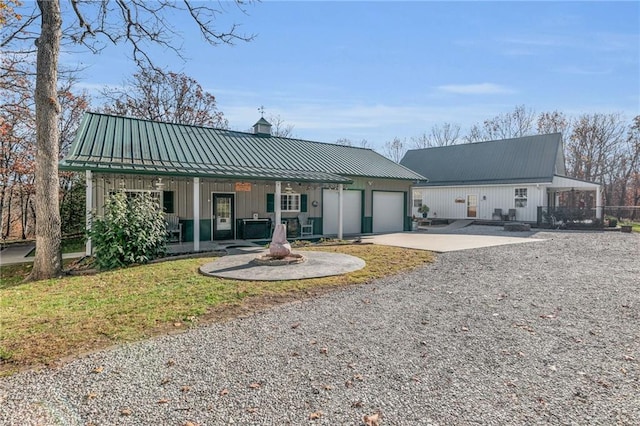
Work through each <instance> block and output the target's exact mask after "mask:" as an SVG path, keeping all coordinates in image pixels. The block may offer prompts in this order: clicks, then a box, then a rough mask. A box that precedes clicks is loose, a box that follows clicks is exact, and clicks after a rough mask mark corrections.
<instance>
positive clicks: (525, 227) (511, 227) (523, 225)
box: [504, 222, 531, 232]
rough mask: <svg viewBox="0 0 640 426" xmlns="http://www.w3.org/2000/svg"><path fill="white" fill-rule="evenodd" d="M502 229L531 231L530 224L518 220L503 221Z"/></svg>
mask: <svg viewBox="0 0 640 426" xmlns="http://www.w3.org/2000/svg"><path fill="white" fill-rule="evenodd" d="M504 230H505V231H512V232H523V231H531V225H529V224H528V223H520V222H514V223H505V224H504Z"/></svg>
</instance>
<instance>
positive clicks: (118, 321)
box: [0, 245, 433, 374]
mask: <svg viewBox="0 0 640 426" xmlns="http://www.w3.org/2000/svg"><path fill="white" fill-rule="evenodd" d="M310 249H312V250H322V251H330V252H339V253H346V254H351V255H354V256H357V257H360V258H362V259H364V260H365V261H366V262H367V266H366V267H365V268H363V269H361V270H359V271H355V272H352V273H349V274H346V275H342V276H337V277H325V278H315V279H307V280H297V281H277V282H265V281H261V282H260V281H234V280H225V279H218V278H211V277H205V276H202V275H200V274H199V273H198V267H199V266H200V265H202V264H204V263H207V262H211V261H214V260H215V259H216V258H215V257H213V258H197V259H185V260H174V261H167V262H162V263H156V264H152V265H145V266H138V267H132V268H126V269H120V270H116V271H111V272H103V273H100V274H96V275H87V276H74V277H65V278H61V279H53V280H44V281H39V282H35V283H25V284H22V283H19V282H20V281H21V280H22V279H23V277H24V276H26V275H27V274H28V273H29V269H30V265H24V264H23V265H9V266H6V267H2V268H1V269H0V277H1V278H0V330H1V331H2V334H1V335H0V374H10V373H11V372H13V371H16V370H18V369H21V368H25V367H33V366H37V365H40V364H55V363H56V362H57V361H58V360H59V359H61V358H65V357H69V356H74V355H79V354H82V353H86V352H89V351H92V350H96V349H100V348H104V347H107V346H110V345H113V344H117V343H122V342H130V341H134V340H140V339H144V338H147V337H150V336H154V335H158V334H163V333H167V332H170V331H176V330H181V329H184V328H187V327H189V326H192V325H194V324H196V323H206V322H209V321H215V320H220V319H225V318H230V317H233V316H235V315H237V314H238V313H246V312H247V311H250V310H252V309H261V308H264V307H266V306H271V305H274V304H276V303H280V302H282V301H288V300H294V299H299V298H304V297H311V296H313V295H315V294H321V293H322V292H325V291H328V290H330V289H332V288H337V287H342V286H346V285H352V284H359V283H366V282H369V281H370V280H372V279H375V278H379V277H383V276H386V275H391V274H396V273H399V272H402V271H405V270H408V269H411V268H415V267H418V266H420V265H423V264H425V263H427V262H431V261H432V260H433V255H432V254H431V253H429V252H425V251H418V250H409V249H403V248H398V247H387V246H378V245H341V246H327V247H322V246H317V247H310ZM296 250H305V248H298V249H296ZM12 277H16V278H12Z"/></svg>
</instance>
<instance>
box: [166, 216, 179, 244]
mask: <svg viewBox="0 0 640 426" xmlns="http://www.w3.org/2000/svg"><path fill="white" fill-rule="evenodd" d="M167 234H169V239H170V240H171V239H172V238H175V237H178V242H179V243H181V242H182V224H181V223H180V218H179V217H178V216H176V215H174V214H168V215H167Z"/></svg>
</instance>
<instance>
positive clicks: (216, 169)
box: [60, 159, 353, 183]
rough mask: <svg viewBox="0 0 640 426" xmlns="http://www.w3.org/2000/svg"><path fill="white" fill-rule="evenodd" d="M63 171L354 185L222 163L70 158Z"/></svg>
mask: <svg viewBox="0 0 640 426" xmlns="http://www.w3.org/2000/svg"><path fill="white" fill-rule="evenodd" d="M60 169H61V170H74V171H82V170H93V171H95V172H105V173H126V174H154V175H166V176H189V177H191V176H198V177H209V178H218V179H234V178H235V179H259V180H283V181H297V182H324V183H352V182H353V181H352V180H351V179H349V178H347V177H344V176H340V175H337V174H333V173H326V172H318V171H311V170H278V169H266V168H258V167H237V166H222V165H219V164H215V165H214V164H193V163H189V164H184V163H169V164H162V163H160V164H158V163H153V164H122V163H113V162H109V163H106V162H96V161H91V160H89V159H85V160H81V159H73V160H71V159H66V160H62V161H61V162H60Z"/></svg>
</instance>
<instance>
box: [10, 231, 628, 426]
mask: <svg viewBox="0 0 640 426" xmlns="http://www.w3.org/2000/svg"><path fill="white" fill-rule="evenodd" d="M531 238H544V239H546V241H543V242H539V243H536V244H516V245H509V246H498V247H487V248H482V249H476V250H467V251H459V252H450V253H446V254H442V255H438V258H437V261H436V262H435V263H434V264H431V265H428V266H425V267H423V268H421V269H418V270H415V271H412V272H408V273H405V274H402V275H399V276H394V277H389V278H386V279H382V280H377V281H375V282H372V283H371V284H368V285H362V286H357V287H351V288H348V289H345V290H341V291H338V292H335V293H332V294H327V295H324V296H322V297H318V298H316V299H312V300H307V301H304V302H296V303H291V304H287V305H283V306H279V307H276V308H273V309H269V310H268V311H265V312H260V313H257V314H255V315H251V316H249V317H245V318H239V319H237V320H233V321H229V322H227V323H223V324H214V325H210V326H206V327H198V328H196V329H193V330H191V331H189V332H186V333H183V334H179V335H173V336H166V337H162V338H157V339H153V340H149V341H145V342H141V343H136V344H130V345H125V346H121V347H117V348H114V349H113V350H109V351H103V352H99V353H96V354H92V355H90V356H86V357H83V358H81V359H77V360H75V361H73V362H71V363H69V364H67V365H66V366H64V367H62V368H60V369H57V370H45V371H42V372H25V373H20V374H17V375H15V376H13V377H10V378H4V379H0V424H3V425H5V424H6V425H36V424H38V425H40V424H42V425H49V424H61V425H90V424H91V425H176V426H178V425H186V424H189V423H188V422H191V423H192V424H195V425H201V426H203V425H226V424H236V425H287V424H291V425H307V424H309V425H362V424H363V422H362V418H363V415H369V414H372V413H374V412H376V411H380V412H381V413H382V419H381V422H380V425H381V426H383V425H456V424H459V425H468V424H483V425H511V424H516V425H527V424H562V425H591V424H593V425H616V424H620V425H638V424H640V364H639V363H640V291H639V290H640V288H639V287H640V235H638V234H622V233H617V232H616V233H613V232H602V233H593V232H584V233H581V232H540V233H537V234H536V235H534V236H532V237H531ZM314 413H315V414H314ZM312 414H314V415H313V416H312V417H318V418H317V419H310V416H311V415H312Z"/></svg>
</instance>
